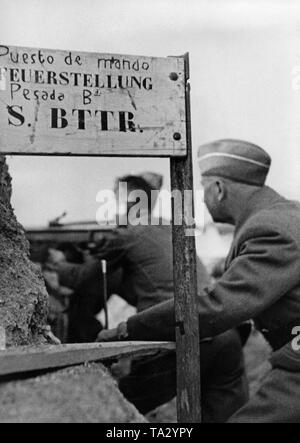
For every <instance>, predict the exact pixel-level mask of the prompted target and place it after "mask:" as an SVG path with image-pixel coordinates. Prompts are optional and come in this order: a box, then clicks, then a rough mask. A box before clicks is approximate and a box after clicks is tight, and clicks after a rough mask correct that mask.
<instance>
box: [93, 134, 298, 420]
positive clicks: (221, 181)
mask: <svg viewBox="0 0 300 443" xmlns="http://www.w3.org/2000/svg"><path fill="white" fill-rule="evenodd" d="M270 164H271V159H270V157H269V155H268V154H267V153H266V152H265V151H264V150H263V149H261V148H259V147H258V146H256V145H253V144H251V143H247V142H244V141H239V140H221V141H218V142H214V143H211V144H208V145H205V146H203V147H202V148H201V149H200V152H199V165H200V169H201V172H202V180H203V187H204V194H205V202H206V205H207V207H208V209H209V211H210V213H211V215H212V217H213V218H214V220H215V221H217V222H224V223H231V224H234V225H235V237H234V241H233V244H232V248H231V251H230V253H229V255H228V258H227V262H226V271H225V273H224V274H223V276H222V277H221V278H220V279H219V281H218V282H217V283H216V285H215V286H214V287H213V288H212V289H205V290H204V291H203V293H202V296H201V297H199V300H198V310H199V319H200V332H201V337H202V338H205V337H211V336H215V335H217V334H220V333H223V332H224V331H226V330H228V329H229V328H232V327H235V326H237V325H239V324H240V323H241V322H243V321H245V320H247V319H251V318H252V319H254V321H255V324H256V327H257V328H258V329H259V330H260V331H261V332H262V333H263V334H264V336H265V337H266V339H267V340H268V341H269V343H270V344H271V346H272V347H273V350H274V354H273V356H272V358H271V363H272V367H273V370H272V371H271V372H270V374H269V375H268V376H267V377H266V379H265V381H264V383H263V384H262V386H261V388H260V390H259V391H258V392H257V394H256V395H255V396H254V397H253V398H252V399H251V400H250V402H249V403H248V404H247V405H245V406H244V407H242V408H241V409H240V410H239V411H238V412H237V413H236V414H234V415H233V417H232V418H231V419H230V422H232V423H299V422H300V402H299V393H300V391H299V389H300V352H299V350H298V346H295V336H294V334H295V331H299V326H300V272H299V269H300V207H299V204H298V203H295V202H293V201H289V200H286V199H285V198H283V197H281V196H280V195H278V194H277V193H276V192H275V191H273V190H272V189H270V188H269V187H267V186H265V180H266V177H267V174H268V171H269V168H270ZM154 325H155V327H154ZM121 329H122V336H123V337H124V336H126V337H127V339H130V340H135V339H142V340H143V339H144V340H157V339H158V340H170V339H172V338H174V330H175V319H174V302H173V301H170V302H166V303H163V304H161V305H158V306H155V307H153V308H151V309H150V310H147V311H145V312H143V313H140V314H138V315H136V316H134V317H132V318H131V319H129V320H128V322H127V323H126V324H123V325H122V328H121ZM118 331H119V330H118V329H117V330H115V331H111V332H110V337H108V336H106V334H107V333H105V334H103V336H102V338H103V339H104V340H106V339H113V337H114V336H115V337H118V335H119V334H118ZM99 339H101V335H100V337H99ZM296 341H297V340H296Z"/></svg>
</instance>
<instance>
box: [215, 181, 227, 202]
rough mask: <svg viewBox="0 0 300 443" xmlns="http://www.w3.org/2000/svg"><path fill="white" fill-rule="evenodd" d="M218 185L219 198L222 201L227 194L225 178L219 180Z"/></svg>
mask: <svg viewBox="0 0 300 443" xmlns="http://www.w3.org/2000/svg"><path fill="white" fill-rule="evenodd" d="M216 187H217V199H218V201H219V202H221V201H223V200H225V198H226V195H227V188H226V183H225V182H224V181H223V180H217V181H216Z"/></svg>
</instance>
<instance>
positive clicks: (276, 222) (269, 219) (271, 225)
mask: <svg viewBox="0 0 300 443" xmlns="http://www.w3.org/2000/svg"><path fill="white" fill-rule="evenodd" d="M244 228H245V231H247V232H248V233H253V234H254V233H255V234H256V235H260V234H261V235H268V234H270V235H271V234H277V235H278V236H279V237H282V238H286V239H289V240H291V241H294V242H295V243H297V245H298V246H299V247H300V205H299V203H298V202H293V201H290V200H282V201H281V202H278V203H277V204H276V205H274V206H270V207H266V208H264V209H261V210H260V211H258V212H256V213H255V214H253V215H252V216H251V217H249V219H248V220H247V222H246V224H245V227H244Z"/></svg>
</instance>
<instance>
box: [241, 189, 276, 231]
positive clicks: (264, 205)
mask: <svg viewBox="0 0 300 443" xmlns="http://www.w3.org/2000/svg"><path fill="white" fill-rule="evenodd" d="M282 200H284V198H283V197H281V196H280V195H279V194H278V193H277V192H276V191H274V190H273V189H271V188H269V187H268V186H263V187H262V188H260V189H258V190H257V191H256V192H255V193H254V194H253V195H252V196H251V198H250V199H249V200H248V202H247V206H246V207H245V209H244V211H243V212H242V214H241V216H240V217H239V219H238V220H237V223H236V225H235V232H236V233H237V232H238V231H239V230H240V229H241V227H242V226H243V225H244V224H245V222H246V221H247V220H248V219H249V217H250V216H252V215H254V214H256V213H257V212H259V211H261V210H263V209H268V208H270V207H271V206H273V205H274V204H275V203H278V202H280V201H282Z"/></svg>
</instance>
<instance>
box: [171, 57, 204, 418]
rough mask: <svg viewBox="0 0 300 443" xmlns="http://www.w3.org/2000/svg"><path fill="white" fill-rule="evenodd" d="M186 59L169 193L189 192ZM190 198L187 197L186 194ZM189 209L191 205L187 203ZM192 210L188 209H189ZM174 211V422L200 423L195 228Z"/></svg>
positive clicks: (189, 120) (187, 73)
mask: <svg viewBox="0 0 300 443" xmlns="http://www.w3.org/2000/svg"><path fill="white" fill-rule="evenodd" d="M188 63H189V62H188V56H186V109H187V148H188V155H187V157H185V158H182V159H180V158H176V159H171V186H172V190H176V189H179V190H181V191H183V190H189V191H193V161H192V141H191V116H190V89H189V83H188V79H189V69H188ZM190 195H191V194H190ZM188 205H189V209H193V211H192V212H194V203H193V201H192V200H191V201H189V202H188ZM191 207H192V208H191ZM177 210H181V211H183V212H184V209H183V208H177V207H175V206H174V204H173V251H174V286H175V315H176V324H177V328H176V342H177V398H178V401H177V405H178V421H179V422H181V423H200V422H201V383H200V375H201V374H200V333H199V315H198V310H197V268H196V247H195V237H194V236H188V235H187V233H188V231H187V230H189V231H190V230H191V229H193V228H194V227H195V226H194V224H193V225H189V224H188V223H187V220H186V219H184V222H183V224H181V225H176V224H174V220H175V219H176V217H175V215H176V214H175V212H176V211H177Z"/></svg>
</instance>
